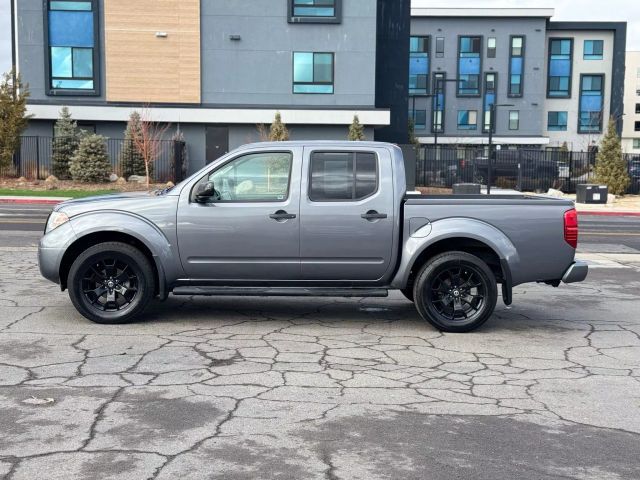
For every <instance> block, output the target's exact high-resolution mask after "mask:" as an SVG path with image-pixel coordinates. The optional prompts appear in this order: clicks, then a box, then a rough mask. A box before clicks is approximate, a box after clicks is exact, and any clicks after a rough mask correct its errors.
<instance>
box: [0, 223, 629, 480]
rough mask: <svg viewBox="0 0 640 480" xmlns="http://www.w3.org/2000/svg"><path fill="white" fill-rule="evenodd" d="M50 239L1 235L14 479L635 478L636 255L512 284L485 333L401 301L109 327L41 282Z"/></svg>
mask: <svg viewBox="0 0 640 480" xmlns="http://www.w3.org/2000/svg"><path fill="white" fill-rule="evenodd" d="M39 235H40V234H39V232H25V231H5V232H0V237H1V238H2V241H1V242H0V432H1V434H0V478H3V479H4V478H6V479H8V480H22V479H29V480H30V479H33V478H40V477H42V476H43V475H44V476H46V478H47V479H52V480H56V479H60V480H66V479H69V478H73V479H80V480H82V479H91V480H93V479H95V478H108V479H111V480H114V479H117V480H120V479H122V480H137V479H158V480H163V479H175V478H180V479H187V480H188V479H201V478H209V479H225V480H226V479H229V480H249V479H251V480H253V479H273V478H283V479H289V478H295V479H314V480H315V479H318V480H343V479H344V480H347V479H349V480H352V479H362V480H365V479H366V480H383V479H390V478H392V479H393V478H403V479H408V480H412V479H416V480H418V479H426V478H428V479H433V480H453V479H456V480H457V479H462V480H471V479H473V480H476V479H478V480H485V479H487V480H488V479H491V480H513V479H518V480H555V479H558V480H560V479H581V480H595V479H598V480H600V479H611V480H614V479H615V480H637V479H638V478H640V458H639V457H638V452H640V408H639V407H640V316H639V315H638V311H640V298H639V296H638V292H640V275H639V273H640V254H637V253H636V254H633V253H631V254H629V253H626V254H623V255H619V254H615V255H610V256H609V257H607V256H606V255H601V254H592V255H590V256H589V255H587V257H588V258H590V260H589V261H590V265H591V267H592V269H591V271H590V274H589V277H588V278H587V281H586V282H584V283H581V284H575V285H563V286H561V287H560V288H557V289H554V288H551V287H548V286H544V285H536V284H531V285H523V286H520V287H516V289H515V290H514V304H513V306H512V307H511V308H507V307H505V306H504V305H503V304H502V303H499V304H498V306H497V309H496V312H495V314H494V316H493V318H492V319H491V320H490V321H489V322H488V323H487V324H486V325H485V326H484V327H483V328H482V329H480V330H479V331H477V332H474V333H471V334H441V333H439V332H437V331H435V330H434V329H433V328H432V327H431V326H429V325H428V324H427V323H426V322H424V321H422V320H421V319H420V318H419V317H418V315H417V314H416V310H415V307H414V306H413V305H412V304H411V303H410V302H408V301H407V300H406V299H404V297H402V296H401V295H400V294H398V293H397V292H393V293H392V295H391V296H390V297H389V298H386V299H361V300H357V299H327V298H305V299H295V298H293V299H285V298H268V299H265V298H241V299H239V298H176V297H170V298H169V299H168V300H167V301H166V302H163V303H161V302H153V303H152V304H151V305H150V307H149V309H148V310H147V312H146V313H145V315H144V316H143V317H142V318H141V319H140V321H139V322H138V323H134V324H130V325H118V326H109V325H96V324H93V323H91V322H89V321H87V320H85V319H84V318H82V317H81V316H80V315H79V314H78V313H77V312H75V310H74V309H73V307H72V305H71V303H70V301H69V298H68V296H67V294H66V292H60V291H59V289H58V288H57V286H56V285H53V284H51V283H49V282H47V281H45V280H44V279H43V278H41V277H40V275H39V272H38V268H37V261H36V249H35V247H34V244H35V242H36V241H37V239H38V237H39ZM591 245H593V248H594V249H595V248H597V246H596V245H595V244H591ZM623 248H624V247H623V246H621V245H617V246H616V245H614V244H610V245H605V246H604V249H606V250H609V249H611V250H620V249H623ZM619 262H624V264H622V263H619Z"/></svg>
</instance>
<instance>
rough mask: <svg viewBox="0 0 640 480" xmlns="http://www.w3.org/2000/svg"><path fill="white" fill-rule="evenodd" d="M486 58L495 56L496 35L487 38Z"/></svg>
mask: <svg viewBox="0 0 640 480" xmlns="http://www.w3.org/2000/svg"><path fill="white" fill-rule="evenodd" d="M487 58H496V37H489V38H487Z"/></svg>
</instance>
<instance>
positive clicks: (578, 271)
mask: <svg viewBox="0 0 640 480" xmlns="http://www.w3.org/2000/svg"><path fill="white" fill-rule="evenodd" d="M577 240H578V225H577V215H576V211H575V209H574V206H573V204H572V202H569V201H565V200H558V199H553V198H545V197H533V196H526V195H518V196H497V195H492V196H490V197H489V196H433V197H431V196H420V195H411V194H407V192H406V182H405V169H404V161H403V157H402V152H401V150H400V149H399V148H398V147H396V146H394V145H390V144H386V143H375V142H318V141H313V142H281V143H260V144H252V145H246V146H244V147H241V148H239V149H237V150H235V151H233V152H231V153H229V154H227V155H225V156H224V157H222V158H221V159H219V160H217V161H216V162H214V163H212V164H210V165H207V166H206V167H205V168H204V169H202V170H200V171H199V172H198V173H196V174H194V175H192V176H191V177H190V178H188V179H187V180H185V181H183V182H181V183H180V184H178V185H176V186H175V187H173V188H170V189H167V190H163V191H157V192H153V193H146V192H144V193H123V194H115V195H106V196H98V197H92V198H87V199H82V200H73V201H68V202H64V203H61V204H59V205H58V206H56V208H55V210H54V211H53V212H52V214H51V216H50V217H49V220H48V221H47V226H46V231H45V235H44V236H43V237H42V240H41V241H40V248H39V263H40V271H41V273H42V275H43V276H44V277H46V278H47V279H49V280H51V281H53V282H56V283H59V284H60V286H61V288H62V289H63V290H64V289H65V288H68V289H69V296H70V297H71V301H72V302H73V304H74V306H75V307H76V309H77V310H78V311H79V312H80V313H81V314H82V315H84V316H85V317H86V318H88V319H90V320H92V321H94V322H98V323H109V324H115V323H124V322H128V321H131V320H133V319H135V318H136V317H138V316H139V315H140V314H141V313H142V311H143V309H144V308H145V306H146V305H147V304H148V303H149V301H150V300H151V299H152V298H153V297H159V298H160V299H166V298H167V296H168V295H169V293H173V295H232V296H247V295H254V296H336V297H383V296H386V295H387V294H388V291H389V290H400V291H401V292H402V293H403V294H404V295H405V296H406V297H407V298H408V299H410V300H411V301H414V302H415V305H416V307H417V309H418V312H419V313H420V315H421V316H422V317H423V318H424V319H425V320H427V321H428V322H430V323H431V324H432V325H434V326H435V327H436V328H438V329H440V330H443V331H449V332H465V331H470V330H473V329H475V328H477V327H479V326H480V325H482V324H483V323H484V322H485V321H486V320H487V319H488V318H489V317H490V316H491V314H492V313H493V310H494V308H495V305H496V302H497V299H498V288H497V286H498V284H501V291H502V299H503V301H504V302H505V303H506V304H510V303H511V299H512V295H511V292H512V288H513V287H514V286H515V285H519V284H522V283H525V282H544V283H547V284H550V285H553V286H558V285H559V284H560V283H561V282H563V281H564V282H566V283H571V282H580V281H582V280H584V279H585V278H586V276H587V266H586V265H585V264H583V263H581V262H577V261H575V260H574V256H575V248H576V244H577Z"/></svg>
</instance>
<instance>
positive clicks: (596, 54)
mask: <svg viewBox="0 0 640 480" xmlns="http://www.w3.org/2000/svg"><path fill="white" fill-rule="evenodd" d="M603 55H604V40H585V41H584V59H585V60H602V58H603Z"/></svg>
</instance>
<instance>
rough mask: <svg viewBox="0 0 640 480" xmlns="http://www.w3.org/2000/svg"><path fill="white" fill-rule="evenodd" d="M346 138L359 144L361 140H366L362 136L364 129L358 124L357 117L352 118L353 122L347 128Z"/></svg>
mask: <svg viewBox="0 0 640 480" xmlns="http://www.w3.org/2000/svg"><path fill="white" fill-rule="evenodd" d="M348 138H349V140H351V141H352V142H361V141H363V140H366V138H365V136H364V127H363V126H362V124H361V123H360V119H359V118H358V115H354V116H353V122H351V125H350V126H349V137H348Z"/></svg>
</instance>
